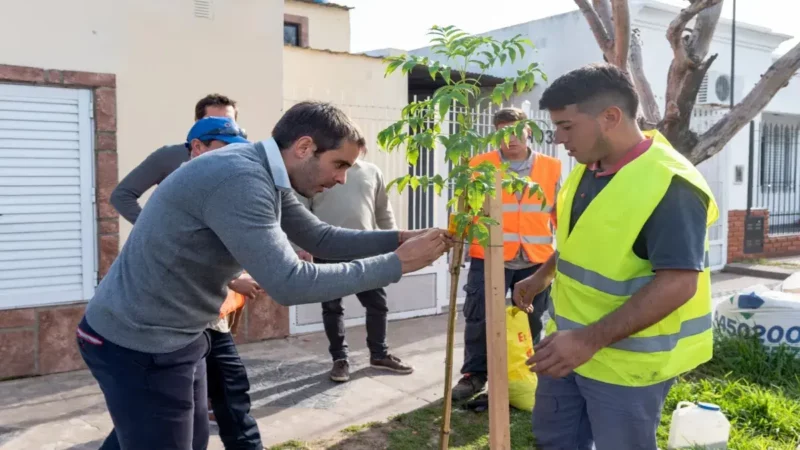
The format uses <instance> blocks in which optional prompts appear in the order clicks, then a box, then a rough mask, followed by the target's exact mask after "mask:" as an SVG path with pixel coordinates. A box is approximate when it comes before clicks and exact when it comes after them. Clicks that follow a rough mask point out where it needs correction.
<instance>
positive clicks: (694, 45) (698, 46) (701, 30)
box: [689, 2, 722, 61]
mask: <svg viewBox="0 0 800 450" xmlns="http://www.w3.org/2000/svg"><path fill="white" fill-rule="evenodd" d="M721 13H722V2H719V3H717V4H716V5H714V6H710V7H708V8H706V9H704V10H703V11H700V13H699V14H697V20H696V21H695V24H694V29H693V30H692V35H691V37H690V38H689V57H690V58H691V59H692V60H693V61H702V60H703V59H705V57H706V55H707V54H708V49H709V48H710V47H711V39H712V38H713V37H714V32H715V31H716V30H717V23H718V22H719V16H720V14H721Z"/></svg>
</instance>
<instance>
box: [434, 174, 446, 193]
mask: <svg viewBox="0 0 800 450" xmlns="http://www.w3.org/2000/svg"><path fill="white" fill-rule="evenodd" d="M431 182H433V190H434V192H435V193H436V195H442V190H443V189H444V185H445V180H444V178H442V176H441V175H434V177H433V178H432V179H431Z"/></svg>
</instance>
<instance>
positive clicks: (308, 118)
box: [272, 101, 367, 153]
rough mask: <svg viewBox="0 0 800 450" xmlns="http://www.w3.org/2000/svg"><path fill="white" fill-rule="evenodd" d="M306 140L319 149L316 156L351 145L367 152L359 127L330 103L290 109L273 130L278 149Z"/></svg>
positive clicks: (365, 142)
mask: <svg viewBox="0 0 800 450" xmlns="http://www.w3.org/2000/svg"><path fill="white" fill-rule="evenodd" d="M303 136H309V137H311V139H312V140H313V141H314V145H316V146H317V151H316V153H322V152H326V151H328V150H333V149H335V148H339V147H341V145H342V142H343V141H349V142H352V143H354V144H356V145H358V146H359V147H360V148H366V146H367V141H366V139H364V135H363V134H362V133H361V130H360V129H359V128H358V126H357V125H356V124H355V123H354V122H353V121H352V120H351V119H350V117H348V116H347V114H345V113H344V111H342V110H341V109H339V108H337V107H336V106H334V105H333V104H331V103H325V102H319V101H304V102H300V103H297V104H296V105H294V106H292V107H291V108H289V109H288V110H287V111H286V112H285V113H284V114H283V117H281V118H280V120H278V123H277V124H275V128H273V129H272V137H273V138H274V139H275V142H276V143H277V144H278V148H280V149H281V150H286V149H287V148H289V147H290V146H291V145H292V143H294V142H295V141H297V140H298V139H300V138H301V137H303Z"/></svg>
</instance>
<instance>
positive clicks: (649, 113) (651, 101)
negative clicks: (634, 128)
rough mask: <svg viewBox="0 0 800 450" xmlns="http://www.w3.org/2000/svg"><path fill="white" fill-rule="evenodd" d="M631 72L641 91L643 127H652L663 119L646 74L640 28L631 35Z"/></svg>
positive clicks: (635, 83) (637, 87)
mask: <svg viewBox="0 0 800 450" xmlns="http://www.w3.org/2000/svg"><path fill="white" fill-rule="evenodd" d="M629 62H630V74H631V78H633V83H634V85H635V86H636V90H637V91H638V93H639V102H640V106H641V110H642V111H641V112H642V116H643V117H644V123H642V126H643V128H645V129H652V128H655V126H656V125H657V124H658V123H659V122H660V121H661V113H660V112H659V111H658V103H656V97H655V95H653V88H652V87H650V82H649V81H647V77H646V76H645V74H644V63H643V62H642V40H641V38H640V36H639V30H638V29H634V30H633V34H632V36H631V52H630V57H629Z"/></svg>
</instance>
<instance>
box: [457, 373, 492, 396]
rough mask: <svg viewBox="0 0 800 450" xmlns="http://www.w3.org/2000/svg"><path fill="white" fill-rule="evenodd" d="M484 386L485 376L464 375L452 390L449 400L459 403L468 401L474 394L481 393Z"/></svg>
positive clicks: (476, 374) (475, 374)
mask: <svg viewBox="0 0 800 450" xmlns="http://www.w3.org/2000/svg"><path fill="white" fill-rule="evenodd" d="M485 386H486V375H484V374H479V373H465V374H464V376H463V377H461V379H460V380H458V384H456V385H455V387H454V388H453V392H452V394H451V398H452V399H453V401H456V402H459V401H462V400H468V399H470V398H472V397H474V396H475V394H478V393H480V392H481V391H483V388H484V387H485Z"/></svg>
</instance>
